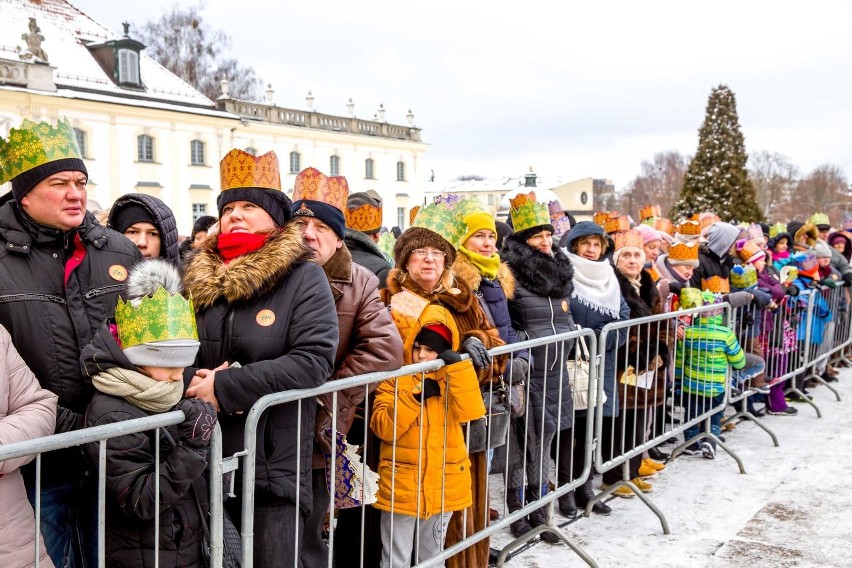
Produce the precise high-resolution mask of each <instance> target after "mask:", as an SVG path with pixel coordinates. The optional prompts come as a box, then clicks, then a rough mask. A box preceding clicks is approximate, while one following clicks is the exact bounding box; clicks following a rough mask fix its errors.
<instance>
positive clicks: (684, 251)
mask: <svg viewBox="0 0 852 568" xmlns="http://www.w3.org/2000/svg"><path fill="white" fill-rule="evenodd" d="M669 260H674V261H678V262H686V261H688V260H695V261H697V260H698V244H697V243H681V242H677V243H674V244H673V245H671V246H670V247H669Z"/></svg>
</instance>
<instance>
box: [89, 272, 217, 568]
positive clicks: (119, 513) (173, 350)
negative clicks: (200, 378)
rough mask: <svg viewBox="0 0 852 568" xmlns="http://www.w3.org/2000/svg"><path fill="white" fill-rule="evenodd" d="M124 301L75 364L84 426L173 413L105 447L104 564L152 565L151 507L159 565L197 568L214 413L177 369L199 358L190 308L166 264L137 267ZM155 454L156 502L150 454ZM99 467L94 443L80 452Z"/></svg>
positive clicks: (201, 563)
mask: <svg viewBox="0 0 852 568" xmlns="http://www.w3.org/2000/svg"><path fill="white" fill-rule="evenodd" d="M124 297H126V298H128V301H124V300H121V299H120V300H119V302H118V305H117V306H116V309H115V321H114V323H111V322H106V323H105V324H104V325H103V326H101V328H100V330H99V331H98V333H97V335H95V337H94V338H93V340H92V342H91V343H90V344H89V345H88V346H86V347H85V348H84V349H83V353H82V361H83V366H84V369H85V370H86V373H87V374H88V376H90V377H91V378H92V384H93V385H94V387H95V389H97V391H98V392H96V393H95V395H94V397H93V398H92V401H91V403H89V408H88V410H87V411H86V426H87V427H91V426H101V425H106V424H112V423H116V422H121V421H124V420H131V419H134V418H143V417H147V416H151V415H154V414H159V413H163V412H168V411H171V410H182V411H183V413H184V414H185V415H186V419H185V420H184V421H183V422H182V423H180V424H177V425H175V426H169V427H166V428H160V429H159V437H158V436H157V431H156V430H150V431H146V432H139V433H136V434H126V435H123V436H117V437H114V438H110V439H109V440H107V464H106V522H107V525H106V543H105V548H106V565H107V566H110V567H111V568H115V567H118V568H120V567H124V566H126V567H128V568H130V567H149V566H154V565H155V554H156V551H157V548H158V543H157V541H156V540H155V531H154V515H155V511H156V509H155V507H156V504H157V502H158V501H159V516H160V534H159V565H160V566H163V567H177V566H181V567H183V566H188V567H200V566H204V557H203V556H204V552H203V551H202V546H203V536H204V532H205V531H204V527H205V525H206V519H205V517H206V516H207V515H208V514H209V512H208V506H207V501H208V500H207V484H206V482H205V481H204V478H203V474H204V471H205V469H206V467H207V452H208V449H209V445H210V436H211V435H212V433H213V428H214V427H215V425H216V411H215V410H214V409H213V406H212V405H211V404H210V403H208V402H204V401H202V400H199V399H183V400H181V399H182V398H183V390H184V383H183V369H184V367H186V366H188V365H191V364H192V362H193V360H194V359H195V355H196V353H197V351H198V347H199V342H198V333H197V330H196V326H195V313H194V311H193V307H192V301H191V300H186V299H184V298H183V296H181V286H180V275H179V274H178V272H177V269H176V268H175V267H174V266H173V265H172V264H170V263H169V262H168V261H166V260H162V259H154V260H147V261H144V262H142V263H140V264H137V265H136V266H135V267H134V268H133V270H131V272H130V275H129V277H128V280H127V292H126V294H124ZM158 445H159V447H160V456H159V458H160V463H159V466H160V469H159V482H160V488H159V495H158V494H157V492H156V491H155V489H154V487H155V486H154V484H155V481H156V477H155V475H156V474H157V471H156V469H155V466H156V462H155V456H156V453H155V452H156V450H157V446H158ZM85 451H86V454H87V455H88V457H89V459H90V460H91V461H92V462H93V463H94V464H97V463H98V454H99V444H97V443H92V444H87V445H86V446H85Z"/></svg>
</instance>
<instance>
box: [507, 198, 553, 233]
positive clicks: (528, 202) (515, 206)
mask: <svg viewBox="0 0 852 568" xmlns="http://www.w3.org/2000/svg"><path fill="white" fill-rule="evenodd" d="M509 203H510V208H509V212H510V214H511V215H512V226H513V227H514V228H515V232H516V233H519V232H521V231H523V230H525V229H529V228H531V227H540V226H541V225H551V224H552V223H551V222H550V212H549V211H548V209H547V203H539V202H537V201H536V200H535V192H533V191H531V192H529V193H527V194H519V195H517V196H516V197H514V198H512V199H510V200H509Z"/></svg>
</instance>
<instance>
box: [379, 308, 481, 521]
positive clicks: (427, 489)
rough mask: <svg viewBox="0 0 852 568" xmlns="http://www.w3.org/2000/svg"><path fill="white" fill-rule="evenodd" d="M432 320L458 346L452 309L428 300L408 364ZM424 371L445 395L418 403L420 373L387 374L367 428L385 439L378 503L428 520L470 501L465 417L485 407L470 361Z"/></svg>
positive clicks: (407, 351) (407, 350)
mask: <svg viewBox="0 0 852 568" xmlns="http://www.w3.org/2000/svg"><path fill="white" fill-rule="evenodd" d="M432 323H442V324H444V325H446V326H447V327H448V328H449V329H450V331H451V333H452V337H453V341H452V346H453V349H458V347H459V333H458V329H457V327H456V324H455V322H454V321H453V319H452V316H451V315H450V314H449V312H448V311H447V310H446V309H444V308H442V307H441V306H437V305H434V304H431V305H429V306H426V308H425V310H424V311H423V314H421V316H420V318H419V319H418V322H417V325H414V326H412V328H411V331H410V333H409V335H408V337H407V338H406V340H405V344H404V346H403V349H404V351H403V359H404V361H405V363H406V364H410V363H411V351H412V347H413V345H414V338H415V337H417V334H418V333H419V332H420V329H421V328H422V327H423V326H425V325H429V324H432ZM426 376H427V377H430V378H433V379H434V380H436V381H437V382H438V384H439V385H440V387H441V396H435V397H431V398H429V399H427V400H426V403H425V404H424V405H421V404H420V403H419V402H417V399H416V398H414V394H413V393H416V392H419V390H420V383H421V375H404V376H401V377H398V378H396V379H389V380H387V381H384V382H383V383H381V384H380V385H379V388H378V389H377V391H376V399H375V403H374V406H373V414H372V417H371V420H370V427H371V428H372V430H373V432H375V433H376V435H377V436H378V437H379V438H381V440H382V445H381V450H380V462H379V494H378V501H377V502H376V504H375V506H376V507H377V508H379V509H381V510H382V511H392V512H394V513H401V514H405V515H411V516H419V517H420V518H424V519H425V518H428V517H431V516H433V515H436V514H438V513H441V512H449V511H460V510H462V509H465V508H467V507H469V506H470V505H471V504H472V496H471V478H470V460H469V459H468V451H467V447H466V446H465V440H464V433H463V432H462V428H461V424H463V423H465V422H470V421H471V420H476V419H478V418H481V417H482V416H483V415H484V414H485V405H484V404H483V402H482V393H481V392H480V390H479V380H478V379H477V375H476V371H475V370H474V368H473V365H472V364H471V362H470V360H466V361H462V362H460V363H455V364H453V365H449V366H446V367H443V368H442V369H440V370H438V371H435V372H434V373H428V374H427V375H426ZM395 401H396V403H395ZM445 440H446V443H445ZM394 441H395V442H396V450H394ZM442 502H443V508H442V505H441V504H442Z"/></svg>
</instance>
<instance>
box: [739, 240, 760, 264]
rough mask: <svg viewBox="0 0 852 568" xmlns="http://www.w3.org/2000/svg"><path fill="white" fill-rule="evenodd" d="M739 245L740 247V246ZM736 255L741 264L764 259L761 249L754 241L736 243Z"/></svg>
mask: <svg viewBox="0 0 852 568" xmlns="http://www.w3.org/2000/svg"><path fill="white" fill-rule="evenodd" d="M740 245H741V246H740ZM737 255H738V256H739V257H740V260H742V261H743V262H746V263H747V262H753V261H755V260H759V259H761V258H766V255H765V254H764V252H763V249H761V248H760V245H758V244H757V243H756V242H754V241H740V242H738V243H737Z"/></svg>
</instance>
